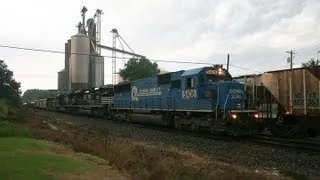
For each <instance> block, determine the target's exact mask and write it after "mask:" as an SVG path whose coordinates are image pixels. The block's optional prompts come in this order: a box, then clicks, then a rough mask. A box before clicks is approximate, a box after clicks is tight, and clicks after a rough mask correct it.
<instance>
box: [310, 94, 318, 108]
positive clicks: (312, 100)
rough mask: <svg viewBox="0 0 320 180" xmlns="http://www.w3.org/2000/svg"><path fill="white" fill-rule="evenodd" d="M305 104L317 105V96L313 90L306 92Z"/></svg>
mask: <svg viewBox="0 0 320 180" xmlns="http://www.w3.org/2000/svg"><path fill="white" fill-rule="evenodd" d="M307 105H308V106H318V105H319V98H318V95H317V93H315V92H308V93H307Z"/></svg>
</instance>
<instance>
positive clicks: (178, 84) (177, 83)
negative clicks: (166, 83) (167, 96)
mask: <svg viewBox="0 0 320 180" xmlns="http://www.w3.org/2000/svg"><path fill="white" fill-rule="evenodd" d="M171 88H178V89H180V88H181V80H175V81H172V82H171Z"/></svg>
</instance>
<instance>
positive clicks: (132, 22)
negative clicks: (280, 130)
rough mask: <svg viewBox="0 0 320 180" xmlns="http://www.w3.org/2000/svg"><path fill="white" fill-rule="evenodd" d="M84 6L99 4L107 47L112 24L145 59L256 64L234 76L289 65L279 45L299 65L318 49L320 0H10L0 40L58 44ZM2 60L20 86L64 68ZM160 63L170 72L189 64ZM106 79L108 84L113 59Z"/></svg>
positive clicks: (37, 57) (12, 53)
mask: <svg viewBox="0 0 320 180" xmlns="http://www.w3.org/2000/svg"><path fill="white" fill-rule="evenodd" d="M83 5H85V6H87V8H88V12H87V17H91V16H93V14H94V12H95V10H96V9H97V8H99V9H102V10H103V11H104V14H103V16H102V44H104V45H107V46H111V40H112V34H111V33H110V30H111V29H112V28H117V29H118V31H119V33H120V35H122V37H123V38H124V39H125V40H126V41H127V43H128V44H129V45H130V46H131V47H132V48H133V50H134V51H135V52H136V53H139V54H143V55H145V56H146V57H148V58H150V59H164V60H177V61H191V62H210V63H217V64H224V63H225V62H226V56H227V54H228V53H230V54H231V64H232V65H236V66H241V67H245V68H248V69H252V70H256V71H251V70H245V69H238V68H235V67H231V74H232V75H234V76H237V75H243V74H252V73H258V72H259V71H261V72H262V71H268V70H275V69H279V68H281V69H283V68H288V67H289V65H288V64H287V63H286V58H287V57H288V54H286V53H285V51H287V50H291V49H292V50H295V51H297V54H296V55H295V59H294V63H295V65H296V66H300V65H301V63H302V62H303V61H306V60H308V59H310V58H316V56H317V51H318V50H319V49H320V23H319V22H320V21H319V20H320V0H135V1H132V0H82V1H76V0H64V1H62V0H54V1H43V0H20V1H19V0H10V1H4V2H2V3H1V6H0V17H1V30H0V45H9V46H19V47H27V48H40V49H50V50H61V51H64V43H65V42H66V41H67V39H69V38H70V37H71V36H72V35H74V34H76V33H77V28H76V24H77V23H78V22H79V21H80V20H81V16H80V10H81V8H82V6H83ZM102 54H103V55H110V54H111V52H109V51H103V52H102ZM119 56H122V55H121V54H119ZM0 59H3V60H5V63H6V64H7V65H8V66H9V69H10V70H12V71H14V76H15V78H16V79H17V80H18V81H19V82H21V84H22V90H26V89H30V88H39V89H56V88H57V72H58V71H60V70H62V69H63V68H64V55H63V54H50V53H39V52H30V51H22V50H15V49H7V48H1V47H0ZM123 63H124V62H123V61H122V60H119V61H118V63H117V66H118V67H121V66H123V65H124V64H123ZM158 64H159V65H160V66H161V67H162V68H164V69H166V70H168V71H177V70H181V69H188V68H192V67H194V66H195V65H191V64H168V63H160V62H159V63H158ZM196 67H198V66H196ZM257 71H258V72H257ZM105 81H106V83H111V59H106V63H105Z"/></svg>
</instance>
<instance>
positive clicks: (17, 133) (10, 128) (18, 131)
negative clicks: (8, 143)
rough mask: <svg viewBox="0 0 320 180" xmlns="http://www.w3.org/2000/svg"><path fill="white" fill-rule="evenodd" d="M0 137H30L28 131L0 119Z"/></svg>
mask: <svg viewBox="0 0 320 180" xmlns="http://www.w3.org/2000/svg"><path fill="white" fill-rule="evenodd" d="M0 137H30V132H29V131H28V130H27V129H26V128H19V127H17V126H15V125H14V124H12V123H10V122H8V121H0Z"/></svg>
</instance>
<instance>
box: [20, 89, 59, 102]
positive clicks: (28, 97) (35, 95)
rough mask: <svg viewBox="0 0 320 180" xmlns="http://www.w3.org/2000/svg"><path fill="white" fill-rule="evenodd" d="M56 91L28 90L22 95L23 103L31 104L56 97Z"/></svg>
mask: <svg viewBox="0 0 320 180" xmlns="http://www.w3.org/2000/svg"><path fill="white" fill-rule="evenodd" d="M55 95H56V92H55V91H50V90H41V89H28V90H26V91H25V92H24V93H23V95H22V102H31V101H34V100H37V99H44V98H48V97H54V96H55Z"/></svg>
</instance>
